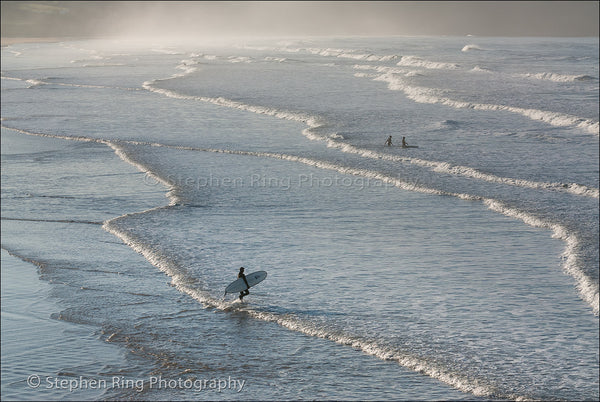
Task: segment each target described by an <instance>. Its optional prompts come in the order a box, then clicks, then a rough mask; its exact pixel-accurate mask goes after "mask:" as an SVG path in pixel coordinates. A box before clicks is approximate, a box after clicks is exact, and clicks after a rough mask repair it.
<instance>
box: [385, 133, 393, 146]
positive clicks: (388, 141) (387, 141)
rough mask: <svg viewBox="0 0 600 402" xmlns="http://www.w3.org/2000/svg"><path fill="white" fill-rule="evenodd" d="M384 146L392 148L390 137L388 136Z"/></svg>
mask: <svg viewBox="0 0 600 402" xmlns="http://www.w3.org/2000/svg"><path fill="white" fill-rule="evenodd" d="M385 145H387V146H388V147H391V146H392V136H391V135H390V136H389V137H388V139H387V140H385Z"/></svg>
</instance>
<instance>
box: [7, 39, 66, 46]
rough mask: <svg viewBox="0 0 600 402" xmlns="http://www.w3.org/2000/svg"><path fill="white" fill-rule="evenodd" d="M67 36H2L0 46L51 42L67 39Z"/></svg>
mask: <svg viewBox="0 0 600 402" xmlns="http://www.w3.org/2000/svg"><path fill="white" fill-rule="evenodd" d="M68 39H69V38H25V37H14V38H13V37H2V38H0V42H1V44H0V45H1V47H6V46H11V45H18V44H23V43H53V42H61V41H63V40H68Z"/></svg>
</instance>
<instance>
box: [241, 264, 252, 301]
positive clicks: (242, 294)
mask: <svg viewBox="0 0 600 402" xmlns="http://www.w3.org/2000/svg"><path fill="white" fill-rule="evenodd" d="M238 278H242V279H243V280H244V283H245V284H246V286H248V288H249V287H250V285H248V281H247V280H246V275H244V267H241V268H240V273H239V274H238ZM249 294H250V291H249V290H248V289H246V290H242V291H241V292H240V300H242V299H243V298H244V296H248V295H249Z"/></svg>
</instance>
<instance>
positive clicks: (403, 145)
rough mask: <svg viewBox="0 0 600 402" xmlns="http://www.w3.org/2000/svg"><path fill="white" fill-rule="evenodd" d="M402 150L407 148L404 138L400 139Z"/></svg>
mask: <svg viewBox="0 0 600 402" xmlns="http://www.w3.org/2000/svg"><path fill="white" fill-rule="evenodd" d="M402 148H408V144H407V143H406V137H402Z"/></svg>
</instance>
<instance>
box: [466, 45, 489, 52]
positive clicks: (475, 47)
mask: <svg viewBox="0 0 600 402" xmlns="http://www.w3.org/2000/svg"><path fill="white" fill-rule="evenodd" d="M473 50H476V51H477V50H478V51H483V50H485V49H483V48H482V47H480V46H478V45H465V46H464V47H463V48H462V49H461V51H463V52H471V51H473Z"/></svg>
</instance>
